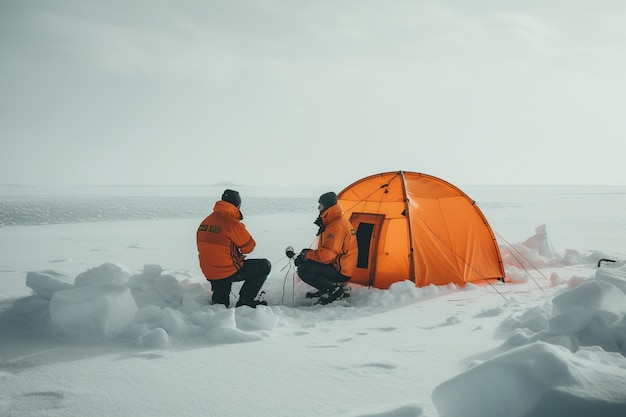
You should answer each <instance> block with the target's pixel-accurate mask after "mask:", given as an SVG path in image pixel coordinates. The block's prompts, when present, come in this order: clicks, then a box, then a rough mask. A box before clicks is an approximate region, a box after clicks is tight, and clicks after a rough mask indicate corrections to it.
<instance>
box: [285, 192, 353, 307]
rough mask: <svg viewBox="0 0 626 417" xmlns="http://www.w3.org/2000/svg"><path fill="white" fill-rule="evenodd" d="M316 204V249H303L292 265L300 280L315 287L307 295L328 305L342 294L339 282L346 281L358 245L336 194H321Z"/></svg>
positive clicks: (350, 273)
mask: <svg viewBox="0 0 626 417" xmlns="http://www.w3.org/2000/svg"><path fill="white" fill-rule="evenodd" d="M318 203H319V206H318V210H319V212H320V215H319V217H318V218H317V219H316V220H315V224H316V225H318V226H319V231H318V232H317V235H318V240H317V249H303V250H302V251H301V252H300V254H299V255H298V256H297V257H296V259H295V265H296V267H297V268H298V275H299V276H300V279H302V281H304V282H306V283H307V284H309V285H310V286H312V287H314V288H315V289H317V291H316V292H313V293H307V296H308V297H318V296H319V297H320V298H319V301H318V303H319V304H328V303H332V302H333V301H335V300H337V299H339V298H342V297H343V295H344V292H343V285H340V284H343V283H346V282H348V281H350V278H351V276H352V273H353V272H354V269H355V268H356V262H357V257H358V246H357V241H356V234H355V232H354V228H353V227H352V225H351V224H350V221H349V220H348V219H347V218H346V216H345V215H344V213H343V209H342V208H341V206H339V205H338V204H337V194H335V193H334V192H328V193H324V194H322V195H321V196H320V198H319V200H318Z"/></svg>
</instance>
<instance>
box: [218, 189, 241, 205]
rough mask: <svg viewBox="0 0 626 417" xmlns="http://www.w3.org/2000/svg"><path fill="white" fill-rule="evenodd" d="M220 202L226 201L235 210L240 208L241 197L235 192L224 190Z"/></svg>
mask: <svg viewBox="0 0 626 417" xmlns="http://www.w3.org/2000/svg"><path fill="white" fill-rule="evenodd" d="M222 201H227V202H229V203H230V204H232V205H233V206H235V207H237V208H239V207H241V197H239V193H238V192H237V191H235V190H225V191H224V194H222Z"/></svg>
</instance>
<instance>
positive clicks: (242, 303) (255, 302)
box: [235, 300, 267, 308]
mask: <svg viewBox="0 0 626 417" xmlns="http://www.w3.org/2000/svg"><path fill="white" fill-rule="evenodd" d="M266 305H267V301H262V300H252V301H245V300H239V301H237V304H236V305H235V307H241V306H248V307H251V308H256V306H266Z"/></svg>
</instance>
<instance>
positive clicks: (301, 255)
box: [293, 249, 309, 266]
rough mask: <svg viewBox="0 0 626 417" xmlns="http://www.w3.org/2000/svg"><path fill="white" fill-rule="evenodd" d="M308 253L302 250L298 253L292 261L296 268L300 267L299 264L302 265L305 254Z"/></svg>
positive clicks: (306, 250)
mask: <svg viewBox="0 0 626 417" xmlns="http://www.w3.org/2000/svg"><path fill="white" fill-rule="evenodd" d="M308 251H309V249H302V250H301V251H300V253H299V254H298V256H296V258H295V259H294V260H293V263H294V264H295V265H296V266H300V264H302V263H304V262H305V261H306V253H307V252H308Z"/></svg>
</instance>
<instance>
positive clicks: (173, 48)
mask: <svg viewBox="0 0 626 417" xmlns="http://www.w3.org/2000/svg"><path fill="white" fill-rule="evenodd" d="M0 52H1V54H0V183H5V184H6V183H17V184H26V185H31V184H43V185H92V184H93V185H115V184H167V185H169V184H212V183H217V182H222V181H230V182H233V183H238V184H249V185H255V184H259V185H260V184H264V185H283V184H284V185H293V184H303V185H317V184H322V185H329V186H335V187H336V188H337V189H338V190H339V189H341V188H343V187H344V186H346V185H348V184H350V183H352V182H353V181H355V180H358V179H359V178H362V177H364V176H367V175H370V174H374V173H378V172H384V171H396V170H405V171H416V172H423V173H427V174H431V175H434V176H437V177H440V178H443V179H445V180H447V181H449V182H452V183H454V184H457V185H482V184H486V185H491V184H558V185H564V184H580V185H605V184H606V185H626V168H625V167H624V161H625V159H626V158H625V151H626V2H625V1H623V0H614V1H608V0H589V1H577V0H538V1H532V0H531V1H528V0H525V1H521V0H520V1H499V0H473V1H467V0H444V1H421V0H413V1H407V0H394V1H386V0H379V1H373V0H346V1H341V0H328V1H325V0H316V1H308V0H263V1H260V0H256V1H254V0H249V1H242V0H229V1H218V0H214V1H211V0H196V1H185V0H177V1H165V0H143V1H85V0H56V1H23V0H0Z"/></svg>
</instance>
